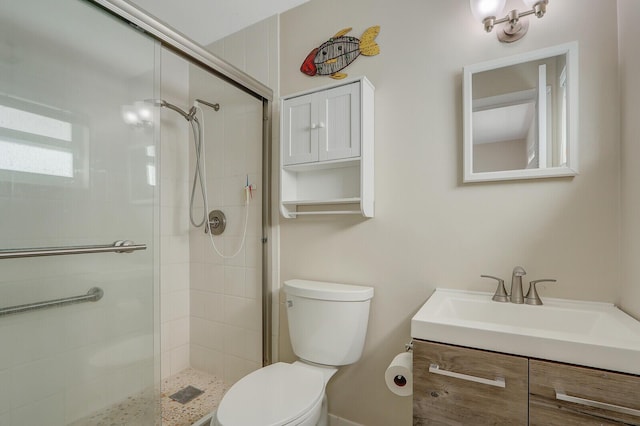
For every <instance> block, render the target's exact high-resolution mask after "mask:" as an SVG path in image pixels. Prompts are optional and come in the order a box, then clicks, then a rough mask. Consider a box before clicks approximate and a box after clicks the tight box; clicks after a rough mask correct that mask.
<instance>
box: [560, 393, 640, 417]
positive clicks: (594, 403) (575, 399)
mask: <svg viewBox="0 0 640 426" xmlns="http://www.w3.org/2000/svg"><path fill="white" fill-rule="evenodd" d="M556 399H557V400H560V401H566V402H573V403H574V404H580V405H584V406H586V407H592V408H600V409H603V410H609V411H614V412H616V413H622V414H629V415H630V416H636V417H640V410H635V409H633V408H629V407H623V406H621V405H614V404H608V403H606V402H600V401H594V400H591V399H585V398H580V397H577V396H571V395H567V394H566V393H565V392H563V391H558V390H557V391H556Z"/></svg>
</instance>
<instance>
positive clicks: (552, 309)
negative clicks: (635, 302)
mask: <svg viewBox="0 0 640 426" xmlns="http://www.w3.org/2000/svg"><path fill="white" fill-rule="evenodd" d="M545 303H546V305H543V306H542V307H541V306H526V305H515V304H510V303H496V302H492V301H491V294H489V293H476V292H460V291H452V290H443V289H438V290H436V292H435V293H434V295H433V296H432V297H431V298H430V299H429V300H428V301H427V303H425V305H424V306H423V307H422V309H421V310H420V311H419V312H418V313H417V314H416V315H415V316H414V318H413V319H412V336H413V337H414V342H413V376H414V389H413V395H414V396H413V419H414V421H413V424H414V425H426V424H429V425H431V424H473V425H480V424H509V425H527V424H530V425H592V424H593V425H619V424H632V425H640V323H638V322H637V321H635V320H634V319H633V318H631V317H629V316H627V315H625V314H624V313H623V312H621V311H619V310H618V309H617V308H615V307H614V306H613V305H609V304H601V303H590V302H575V301H564V300H560V299H555V300H554V299H549V300H548V301H545ZM516 316H517V317H516ZM545 318H546V320H547V321H546V323H545ZM560 318H563V319H562V320H561V322H555V320H559V319H560ZM576 318H577V320H576ZM511 319H513V321H510V320H511ZM511 322H513V324H512V323H511ZM577 364H579V365H577Z"/></svg>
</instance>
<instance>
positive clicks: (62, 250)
mask: <svg viewBox="0 0 640 426" xmlns="http://www.w3.org/2000/svg"><path fill="white" fill-rule="evenodd" d="M146 249H147V245H146V244H136V243H134V242H133V241H129V240H119V241H116V242H115V243H113V244H108V245H97V246H96V245H94V246H70V247H39V248H24V249H6V250H0V259H18V258H22V257H38V256H62V255H66V254H86V253H111V252H114V253H131V252H134V251H136V250H146Z"/></svg>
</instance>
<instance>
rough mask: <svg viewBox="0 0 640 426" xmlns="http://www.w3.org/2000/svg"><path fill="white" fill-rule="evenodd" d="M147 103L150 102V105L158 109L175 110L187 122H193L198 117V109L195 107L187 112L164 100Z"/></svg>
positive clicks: (152, 100)
mask: <svg viewBox="0 0 640 426" xmlns="http://www.w3.org/2000/svg"><path fill="white" fill-rule="evenodd" d="M145 102H148V103H150V104H152V105H153V106H158V107H165V108H169V109H172V110H174V111H175V112H177V113H178V114H180V115H181V116H183V117H184V119H185V120H187V121H193V120H194V118H195V115H196V108H195V107H191V108H190V109H189V112H186V111H184V110H182V109H180V108H179V107H177V106H175V105H173V104H170V103H169V102H167V101H165V100H164V99H145Z"/></svg>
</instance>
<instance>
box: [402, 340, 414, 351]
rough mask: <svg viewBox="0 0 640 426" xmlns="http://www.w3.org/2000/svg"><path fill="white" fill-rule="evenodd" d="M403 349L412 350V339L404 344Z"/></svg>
mask: <svg viewBox="0 0 640 426" xmlns="http://www.w3.org/2000/svg"><path fill="white" fill-rule="evenodd" d="M404 350H405V351H407V352H413V339H411V340H410V341H409V343H405V344H404Z"/></svg>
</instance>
